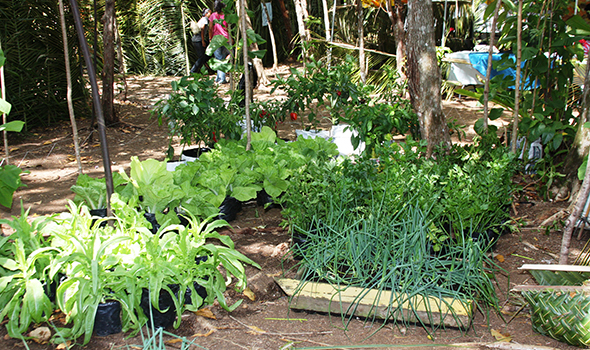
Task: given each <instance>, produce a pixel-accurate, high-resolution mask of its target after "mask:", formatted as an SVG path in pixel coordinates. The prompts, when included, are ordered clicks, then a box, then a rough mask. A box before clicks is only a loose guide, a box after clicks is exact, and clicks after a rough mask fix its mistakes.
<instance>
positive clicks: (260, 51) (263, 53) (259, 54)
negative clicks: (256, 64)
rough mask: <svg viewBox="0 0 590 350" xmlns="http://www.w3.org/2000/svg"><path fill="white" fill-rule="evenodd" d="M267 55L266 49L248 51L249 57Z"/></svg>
mask: <svg viewBox="0 0 590 350" xmlns="http://www.w3.org/2000/svg"><path fill="white" fill-rule="evenodd" d="M264 55H266V50H257V51H248V57H250V58H260V59H263V58H264Z"/></svg>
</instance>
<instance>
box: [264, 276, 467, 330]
mask: <svg viewBox="0 0 590 350" xmlns="http://www.w3.org/2000/svg"><path fill="white" fill-rule="evenodd" d="M275 280H276V281H277V283H278V284H279V286H280V287H281V288H282V289H283V291H284V292H285V293H286V294H287V295H288V296H289V297H291V302H290V304H289V306H290V307H291V308H292V309H298V310H311V311H320V312H330V313H338V314H348V315H350V314H353V315H355V316H361V317H377V318H381V319H386V318H388V319H390V318H395V319H396V320H402V319H403V320H405V321H407V322H422V323H424V324H435V325H439V324H443V325H445V326H449V327H458V328H462V329H467V328H469V326H470V325H471V320H472V317H473V310H474V306H475V302H474V301H473V300H468V301H461V300H458V299H453V298H438V297H433V296H422V295H415V296H412V297H409V298H408V296H407V294H397V295H396V293H393V292H392V291H389V290H381V291H380V290H377V289H364V288H358V287H344V286H342V287H341V288H339V289H336V288H334V287H333V286H332V285H330V284H327V283H319V282H305V284H304V285H303V287H300V288H299V289H298V286H299V283H300V281H299V280H295V279H290V278H277V279H275ZM400 305H401V308H398V306H400ZM410 305H411V306H412V307H411V306H410Z"/></svg>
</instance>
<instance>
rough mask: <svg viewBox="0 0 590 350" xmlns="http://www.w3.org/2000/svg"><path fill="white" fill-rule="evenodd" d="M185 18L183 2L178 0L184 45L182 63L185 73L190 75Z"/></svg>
mask: <svg viewBox="0 0 590 350" xmlns="http://www.w3.org/2000/svg"><path fill="white" fill-rule="evenodd" d="M185 25H186V24H185V20H184V6H183V2H182V1H180V27H181V28H182V44H183V45H184V64H185V72H184V74H185V75H190V74H191V73H190V70H191V66H190V62H189V59H188V43H187V39H186V27H185Z"/></svg>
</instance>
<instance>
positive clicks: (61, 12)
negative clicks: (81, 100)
mask: <svg viewBox="0 0 590 350" xmlns="http://www.w3.org/2000/svg"><path fill="white" fill-rule="evenodd" d="M59 19H60V22H61V34H62V36H63V44H64V60H65V65H66V81H67V91H66V99H67V101H68V111H69V114H70V122H71V123H72V134H73V136H74V152H75V153H76V163H77V164H78V173H80V174H82V161H81V159H80V141H79V139H78V125H77V124H76V117H75V116H74V103H73V102H72V73H71V72H70V52H69V49H68V33H67V31H66V18H65V14H64V3H63V0H59Z"/></svg>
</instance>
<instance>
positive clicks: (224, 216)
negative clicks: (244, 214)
mask: <svg viewBox="0 0 590 350" xmlns="http://www.w3.org/2000/svg"><path fill="white" fill-rule="evenodd" d="M241 210H242V203H241V202H240V201H239V200H237V199H235V198H234V197H229V196H228V197H225V199H224V200H223V202H222V203H221V205H220V206H219V219H221V220H225V221H227V222H230V221H232V220H235V219H236V217H237V216H238V213H239V212H240V211H241Z"/></svg>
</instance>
